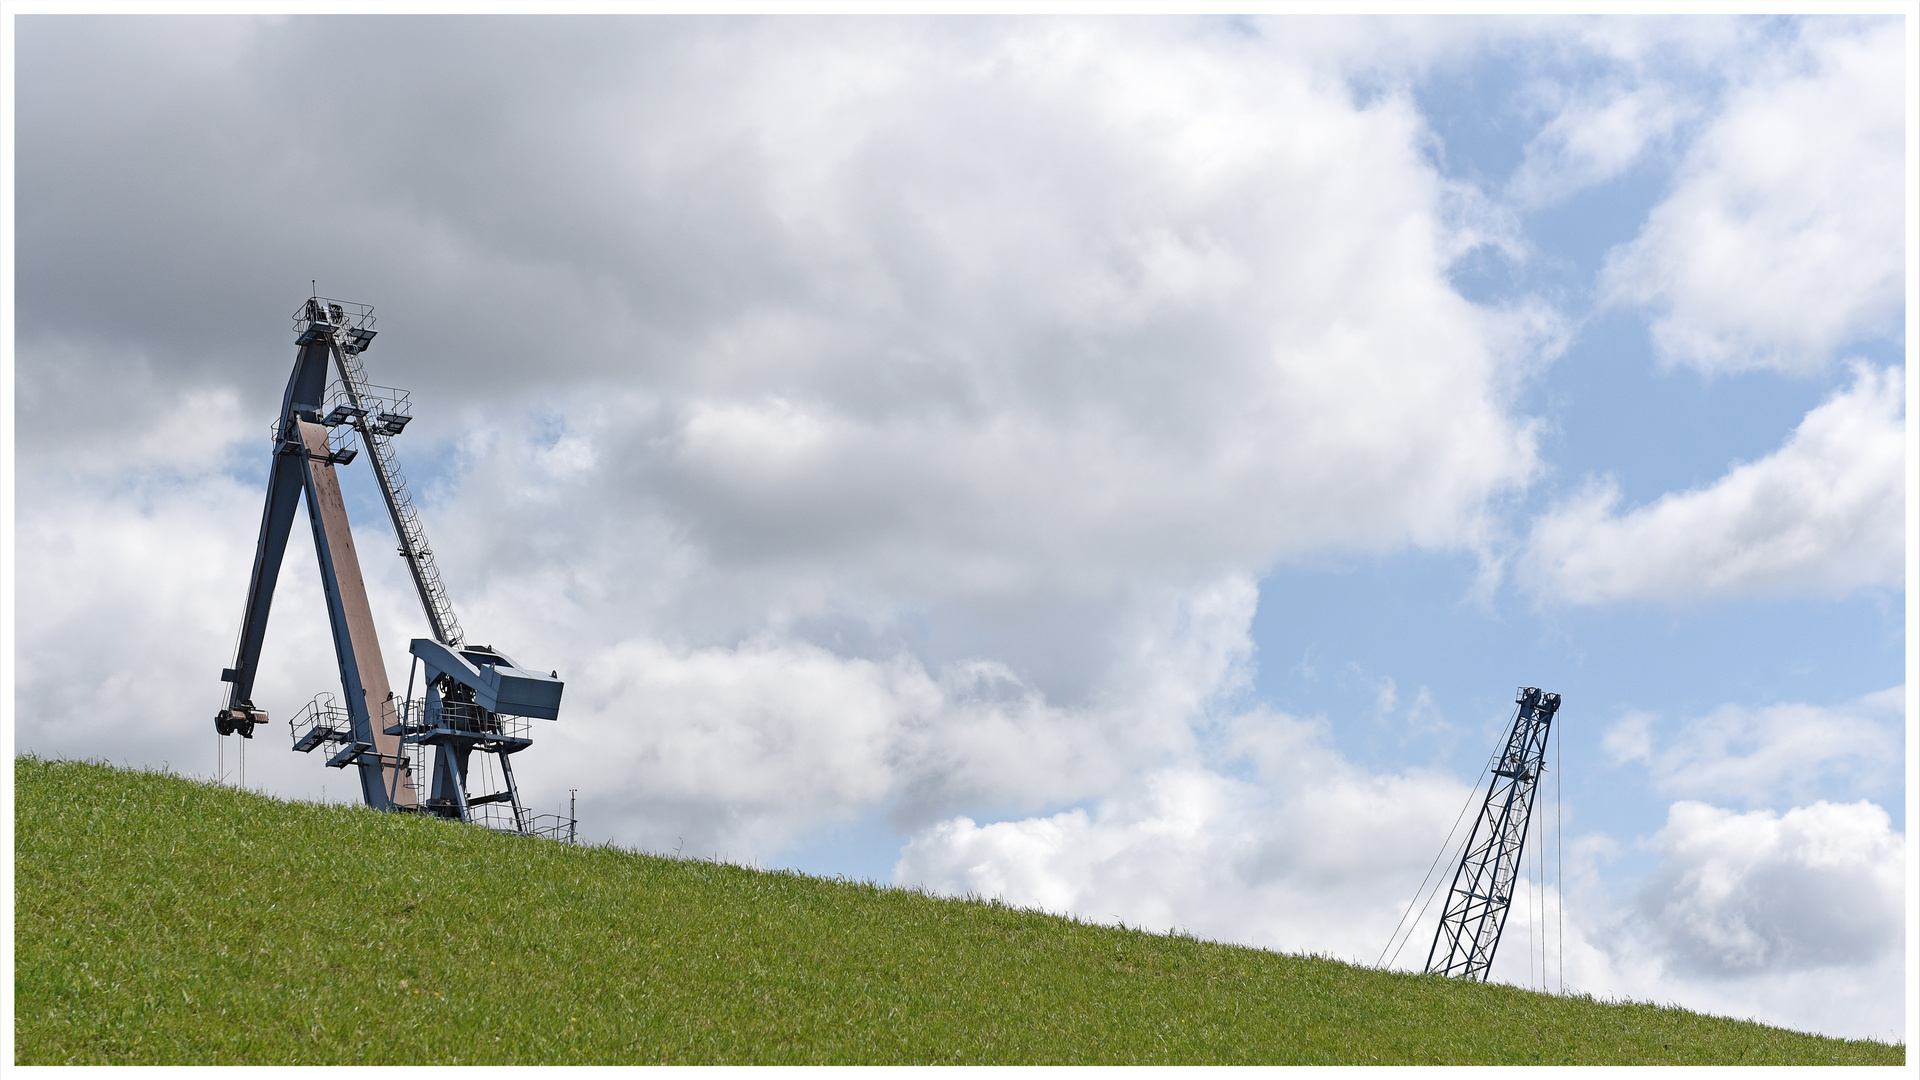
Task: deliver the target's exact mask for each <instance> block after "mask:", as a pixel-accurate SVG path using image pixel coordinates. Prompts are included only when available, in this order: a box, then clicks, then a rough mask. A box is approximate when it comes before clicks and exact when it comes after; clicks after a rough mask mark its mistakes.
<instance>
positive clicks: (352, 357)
mask: <svg viewBox="0 0 1920 1080" xmlns="http://www.w3.org/2000/svg"><path fill="white" fill-rule="evenodd" d="M294 333H295V345H296V347H297V349H298V351H297V352H296V353H295V356H294V363H293V374H292V376H291V377H289V378H288V380H287V390H286V394H285V396H284V397H283V398H282V400H281V405H280V416H279V418H278V419H277V420H276V421H275V422H274V426H273V469H272V471H271V472H270V473H269V475H268V480H267V500H266V508H265V510H264V511H263V512H262V514H261V518H260V539H259V544H258V546H257V547H256V549H255V552H254V559H253V576H252V578H251V579H250V581H249V583H248V586H247V604H246V610H245V613H244V615H243V617H242V619H241V625H240V638H239V641H238V643H237V644H236V646H235V649H234V661H233V666H232V667H229V668H226V669H225V670H223V671H222V672H221V674H220V677H221V679H222V680H223V681H224V682H226V683H227V684H228V691H227V701H226V705H225V706H224V707H223V708H222V709H221V710H220V711H219V712H218V713H217V714H216V715H215V717H214V727H215V729H216V730H217V731H218V732H219V733H220V734H221V735H222V736H223V737H224V736H229V735H239V736H241V737H242V738H247V739H251V738H253V732H254V729H255V728H256V727H258V726H259V725H261V724H264V723H266V722H267V713H266V712H265V711H263V710H261V709H259V708H258V707H256V706H255V705H254V702H253V684H254V679H255V676H256V674H257V672H258V670H259V664H260V651H261V646H262V644H263V643H264V641H265V638H266V629H267V613H268V610H269V609H270V608H271V607H272V604H273V589H274V584H275V583H276V582H277V581H278V579H279V576H280V563H281V561H282V559H283V557H284V556H285V554H286V549H287V538H288V536H289V535H290V534H291V532H292V530H293V518H294V510H295V507H296V505H297V503H298V502H299V501H300V497H301V495H302V493H303V492H304V493H305V496H306V503H307V517H308V520H309V521H310V523H311V524H312V526H313V546H314V553H315V555H316V556H317V557H318V559H319V563H320V582H321V586H322V589H323V591H324V592H325V594H326V600H327V616H328V619H329V620H330V622H331V624H332V628H333V646H334V653H335V655H336V658H337V659H338V661H339V664H340V687H341V691H342V695H343V698H344V701H345V704H344V705H342V704H340V703H338V702H337V701H336V700H335V699H334V697H333V695H332V694H330V693H323V694H321V695H320V696H319V697H317V698H315V699H314V701H313V702H312V703H311V704H309V705H308V706H307V707H306V708H305V709H304V710H302V711H301V712H300V714H299V715H298V716H296V717H295V718H294V720H293V721H292V723H291V725H290V726H291V728H292V732H293V739H294V743H293V748H294V749H295V750H299V751H302V752H305V753H311V752H313V751H314V750H325V751H326V752H327V760H326V763H327V765H328V766H330V767H333V768H347V767H348V766H352V767H353V768H355V769H357V770H358V772H359V776H360V789H361V794H362V796H363V798H364V799H365V801H366V804H367V805H368V806H371V807H373V808H375V809H379V810H407V811H424V812H428V813H433V814H437V815H440V816H443V817H449V818H456V819H458V820H461V821H474V822H480V823H485V824H491V825H496V826H500V827H505V828H510V829H512V830H513V831H516V832H522V833H528V832H536V831H551V830H545V829H540V828H538V827H537V826H536V825H535V824H534V822H533V819H532V818H531V817H530V816H529V815H528V814H527V812H526V809H525V806H524V803H523V802H522V800H521V798H520V794H519V788H518V785H517V784H516V783H515V782H514V779H513V767H512V763H511V761H510V758H511V755H513V754H514V753H516V752H518V751H520V750H524V749H526V748H527V747H528V746H530V745H532V738H531V736H530V733H529V730H528V729H529V725H528V720H529V719H530V718H534V719H547V720H552V719H555V718H557V717H558V715H559V708H560V695H561V691H562V689H563V685H562V683H561V681H560V678H559V673H558V672H544V671H533V670H529V669H526V668H522V667H520V666H519V665H518V664H516V663H514V662H513V660H512V659H510V658H509V657H507V655H506V654H505V653H502V652H501V651H499V650H498V649H495V648H492V647H491V646H486V645H472V644H468V643H466V642H465V641H464V640H463V634H462V631H461V628H460V623H459V621H458V620H457V619H456V618H455V617H454V613H453V605H452V603H451V602H450V601H449V600H448V598H447V591H446V588H445V587H444V586H443V585H442V584H441V581H440V573H439V570H438V568H437V567H436V565H435V563H434V558H433V549H432V548H431V547H430V546H429V545H428V544H427V538H426V532H425V530H424V529H423V528H422V527H421V523H420V517H419V514H418V512H417V511H416V509H415V508H414V505H413V500H412V497H411V496H410V495H409V493H408V490H407V484H406V478H405V476H404V475H403V474H402V473H401V471H400V463H399V460H398V459H397V458H396V457H395V456H394V452H393V447H392V443H391V440H392V438H393V437H394V436H396V435H398V434H400V433H401V432H402V431H403V430H404V429H405V428H406V426H407V423H408V422H409V421H410V420H412V419H413V417H412V413H411V408H410V404H409V400H410V399H409V396H408V395H407V394H406V393H405V392H404V391H400V390H394V389H392V388H391V387H381V386H373V385H370V384H369V383H368V382H367V381H366V377H365V374H364V371H363V370H362V366H361V363H360V355H361V354H362V353H364V352H365V351H366V350H367V348H368V346H369V345H371V344H372V342H373V339H374V337H375V336H376V331H375V329H374V319H373V309H372V308H370V307H367V306H365V305H361V304H350V303H346V302H344V301H339V300H332V299H328V298H324V297H320V296H313V297H310V298H308V300H307V301H306V303H305V304H303V305H302V306H301V308H300V310H299V311H297V312H296V313H295V314H294ZM330 371H331V372H335V373H337V379H330V378H329V373H330ZM356 437H357V440H358V442H359V444H360V445H359V447H355V446H354V442H355V440H356ZM361 448H364V449H365V450H367V451H368V453H367V459H368V462H369V464H370V465H371V466H372V468H373V474H374V478H375V480H376V481H377V483H378V484H379V488H380V495H381V498H382V499H383V500H384V502H385V503H386V509H387V515H388V518H389V519H390V520H391V522H392V525H393V531H394V535H395V537H396V538H397V539H398V541H399V545H400V555H401V557H403V558H404V559H406V562H407V570H408V573H409V574H410V575H411V577H412V579H413V585H414V590H415V592H416V593H417V594H418V595H419V598H420V606H421V609H422V611H423V612H424V613H425V615H426V619H427V626H428V629H429V632H430V634H431V636H430V637H426V638H415V639H414V640H413V642H412V645H411V647H410V649H409V651H410V653H411V654H412V658H411V660H410V662H409V669H408V670H409V679H408V690H407V695H406V696H405V697H402V698H396V697H395V696H394V693H393V690H392V688H391V687H390V686H389V685H388V682H387V670H386V665H385V662H384V660H383V659H382V655H381V652H380V640H379V636H378V634H377V633H376V631H375V628H374V623H373V614H372V611H371V609H370V607H369V606H368V603H367V589H366V583H365V580H364V579H363V578H362V576H361V572H360V559H359V554H358V553H357V551H356V550H355V548H354V543H353V533H352V530H351V529H350V528H349V526H348V522H347V511H346V503H345V500H344V499H343V498H342V496H341V491H340V481H339V477H338V475H337V474H336V471H335V469H336V467H337V466H341V465H346V464H348V463H349V462H351V461H352V460H353V459H354V458H355V457H356V456H358V454H359V453H360V449H361ZM416 670H418V671H419V672H421V673H423V674H424V689H423V693H422V696H421V697H420V698H418V699H415V698H414V697H413V677H414V675H413V673H414V672H415V671H416ZM429 753H431V758H432V761H431V765H429V764H428V762H427V757H428V755H429ZM475 753H481V754H492V755H494V757H495V759H496V760H497V762H498V764H499V784H498V790H494V791H484V790H476V786H475V778H474V770H473V768H472V766H473V765H474V760H473V755H474V754H475ZM425 773H430V774H431V779H430V781H427V782H424V783H423V777H422V774H425ZM487 786H492V785H487ZM495 810H498V811H501V813H498V814H496V813H494V812H493V811H495ZM565 824H566V825H568V826H569V831H570V826H571V822H567V823H565Z"/></svg>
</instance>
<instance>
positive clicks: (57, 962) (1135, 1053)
mask: <svg viewBox="0 0 1920 1080" xmlns="http://www.w3.org/2000/svg"><path fill="white" fill-rule="evenodd" d="M14 776H15V800H16V802H15V817H14V823H15V839H14V889H15V892H14V901H15V908H14V943H15V957H14V991H15V1005H14V1008H15V1014H14V1025H15V1026H14V1032H15V1036H14V1037H15V1055H16V1063H18V1064H54V1063H68V1062H71V1063H86V1062H97V1063H132V1062H144V1063H174V1064H179V1063H195V1062H219V1063H241V1062H256V1063H287V1064H326V1063H454V1062H460V1063H500V1064H505V1063H552V1064H558V1063H640V1062H795V1063H799V1062H875V1063H893V1062H967V1063H1022V1062H1056V1063H1067V1062H1086V1063H1097V1062H1109V1063H1119V1062H1140V1063H1145V1062H1188V1063H1198V1062H1223V1063H1225V1062H1239V1063H1317V1062H1326V1063H1373V1062H1379V1063H1417V1062H1436V1063H1437V1062H1450V1063H1467V1062H1494V1063H1507V1064H1523V1063H1547V1062H1562V1063H1583V1064H1600V1063H1628V1062H1635V1063H1700V1064H1794V1063H1834V1064H1840V1063H1862V1064H1899V1063H1900V1062H1901V1061H1902V1060H1903V1056H1904V1050H1903V1048H1901V1047H1899V1046H1888V1045H1885V1044H1881V1043H1875V1042H1864V1041H1842V1040H1838V1039H1825V1038H1819V1037H1816V1036H1812V1035H1804V1034H1798V1033H1795V1032H1789V1031H1783V1030H1780V1029H1777V1028H1769V1027H1764V1026H1761V1025H1758V1024H1752V1023H1743V1022H1739V1021H1734V1020H1724V1019H1717V1018H1711V1017H1704V1016H1698V1015H1695V1014H1692V1013H1688V1012H1684V1011H1681V1010H1679V1009H1664V1008H1657V1007H1654V1006H1651V1005H1635V1004H1611V1003H1606V1002H1600V1001H1594V1000H1590V999H1584V998H1555V997H1550V996H1547V995H1543V994H1537V993H1528V992H1526V991H1522V990H1517V989H1514V988H1511V987H1504V986H1486V985H1479V984H1471V983H1457V982H1449V981H1446V980H1442V979H1438V978H1428V977H1424V976H1412V975H1397V974H1389V973H1385V972H1379V971H1373V970H1369V969H1366V968H1359V967H1353V966H1350V965H1347V964H1342V963H1337V962H1334V961H1330V960H1324V959H1315V958H1308V957H1298V956H1282V955H1278V954H1275V953H1269V952H1262V951H1260V950H1256V949H1245V948H1237V947H1233V946H1228V945H1218V944H1210V943H1207V942H1201V941H1196V940H1193V939H1191V938H1184V937H1165V936H1159V935H1153V934H1146V933H1140V932H1136V931H1129V930H1119V929H1113V928H1108V927H1101V926H1092V925H1086V924H1083V923H1078V922H1074V921H1072V920H1070V919H1063V918H1057V917H1054V916H1049V915H1041V914H1036V913H1033V912H1028V911H1020V910H1015V909H1010V908H1007V907H1004V906H1001V905H997V904H990V903H977V902H966V901H957V900H943V899H936V898H933V897H929V896H925V895H921V894H917V893H913V892H907V891H903V890H897V889H885V888H877V887H874V886H871V885H864V884H856V883H849V882H843V881H827V880H821V879H818V878H810V877H804V876H800V875H797V874H790V873H764V872H759V871H753V870H748V869H744V868H741V867H736V866H728V865H720V864H714V863H707V862H696V861H681V860H675V859H667V858H657V857H654V856H648V855H639V854H634V853H632V852H626V851H619V850H614V849H608V848H585V847H570V846H567V845H564V844H559V843H554V842H550V841H544V840H528V839H522V838H520V837H514V836H506V835H501V834H497V833H490V832H486V831H483V830H480V829H475V828H467V827H462V826H458V825H450V824H447V823H445V822H441V821H435V820H429V819H424V818H417V817H402V816H398V815H387V814H376V813H372V812H370V811H366V810H361V809H349V808H343V807H322V806H313V805H308V804H299V803H282V802H276V801H273V800H271V799H267V798H262V797H260V796H256V795H249V794H243V793H240V792H237V791H233V790H231V789H227V788H219V787H213V786H210V785H207V784H203V783H196V782H193V781H188V780H183V779H180V778H178V777H169V776H160V775H155V774H152V773H142V772H129V771H125V770H120V769H114V768H110V767H107V766H102V765H92V764H81V763H76V762H49V761H38V760H34V759H20V760H17V761H16V762H15V766H14Z"/></svg>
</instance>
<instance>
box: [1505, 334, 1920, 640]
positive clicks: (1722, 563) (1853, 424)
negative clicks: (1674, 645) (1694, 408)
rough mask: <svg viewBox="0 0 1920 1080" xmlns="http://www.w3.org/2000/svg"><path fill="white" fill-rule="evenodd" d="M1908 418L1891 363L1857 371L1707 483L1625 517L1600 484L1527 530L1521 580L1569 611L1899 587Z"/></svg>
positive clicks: (1609, 488) (1611, 491) (1615, 494)
mask: <svg viewBox="0 0 1920 1080" xmlns="http://www.w3.org/2000/svg"><path fill="white" fill-rule="evenodd" d="M1904 413H1905V400H1904V380H1903V378H1902V374H1901V371H1900V369H1899V368H1896V367H1890V368H1885V369H1881V370H1875V369H1874V368H1871V367H1868V366H1866V365H1864V364H1858V365H1855V368H1854V377H1853V383H1852V385H1851V386H1849V387H1847V388H1846V389H1844V390H1842V391H1841V392H1839V393H1836V394H1835V395H1834V396H1833V397H1832V398H1830V399H1829V400H1827V401H1826V402H1825V403H1823V404H1821V405H1820V406H1819V407H1817V408H1815V409H1814V410H1813V411H1812V412H1809V413H1808V414H1807V415H1806V418H1805V419H1804V420H1802V421H1801V422H1800V425H1799V426H1798V427H1797V428H1795V429H1794V432H1793V435H1792V436H1791V437H1790V438H1788V440H1787V442H1786V444H1785V445H1783V446H1782V447H1781V448H1780V449H1779V450H1777V451H1775V452H1774V453H1772V454H1770V455H1768V456H1767V457H1765V458H1762V459H1760V460H1759V461H1754V462H1749V463H1746V464H1742V465H1736V466H1735V467H1734V468H1733V469H1731V470H1730V471H1728V472H1727V474H1726V475H1725V476H1723V477H1721V478H1720V479H1719V480H1717V481H1715V482H1714V483H1713V484H1711V485H1709V486H1707V487H1704V488H1698V489H1695V490H1692V491H1685V492H1676V493H1673V494H1669V495H1665V496H1663V497H1661V498H1660V499H1659V500H1657V501H1655V502H1654V503H1652V504H1650V505H1647V506H1643V507H1638V508H1635V509H1633V510H1629V511H1627V512H1625V513H1621V512H1619V511H1618V509H1617V507H1618V506H1619V503H1620V491H1619V488H1618V486H1617V485H1615V484H1614V483H1613V482H1611V481H1602V482H1599V483H1597V484H1594V485H1592V486H1590V487H1589V488H1588V489H1587V490H1586V491H1585V492H1583V493H1582V494H1580V495H1579V496H1577V497H1575V498H1574V499H1572V500H1570V501H1568V502H1566V503H1564V504H1562V505H1560V506H1558V507H1556V508H1554V509H1553V510H1552V511H1550V512H1549V513H1548V514H1546V515H1545V516H1543V517H1541V518H1539V519H1538V520H1536V521H1535V522H1534V524H1533V531H1532V534H1531V536H1530V537H1529V538H1528V542H1527V550H1526V554H1525V556H1524V559H1525V563H1526V565H1525V567H1524V568H1523V571H1522V572H1523V574H1524V575H1526V577H1527V579H1528V580H1529V582H1530V584H1531V585H1532V587H1533V588H1534V589H1535V590H1537V591H1538V592H1539V593H1540V594H1541V595H1542V596H1545V597H1550V598H1551V599H1553V600H1556V601H1564V602H1568V603H1576V604H1594V603H1603V602H1607V601H1614V600H1625V599H1639V598H1647V599H1681V598H1687V597H1700V596H1713V595H1725V594H1737V593H1746V592H1816V593H1827V594H1835V593H1844V592H1847V591H1850V590H1852V589H1857V588H1862V587H1868V586H1896V587H1897V586H1899V585H1900V584H1901V582H1902V580H1903V579H1904V576H1905V570H1904V566H1903V562H1902V557H1903V552H1904V544H1905V517H1906V514H1905V506H1906V479H1905V477H1906V450H1905V438H1906V435H1905V431H1906V426H1905V417H1904Z"/></svg>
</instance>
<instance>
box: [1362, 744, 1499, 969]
mask: <svg viewBox="0 0 1920 1080" xmlns="http://www.w3.org/2000/svg"><path fill="white" fill-rule="evenodd" d="M1501 749H1504V748H1496V749H1495V750H1494V751H1493V753H1492V754H1490V755H1488V757H1487V763H1486V764H1485V765H1483V766H1481V767H1480V776H1479V778H1478V779H1476V780H1474V782H1473V787H1471V788H1469V789H1468V790H1467V801H1466V803H1465V804H1463V805H1462V806H1461V807H1460V813H1459V814H1457V815H1455V816H1454V819H1453V827H1452V828H1450V829H1448V830H1447V838H1446V839H1445V840H1442V841H1440V851H1439V852H1438V853H1437V854H1435V855H1434V857H1433V862H1431V863H1429V864H1428V865H1427V872H1426V873H1425V874H1423V875H1421V877H1420V885H1419V887H1418V888H1416V889H1414V890H1413V899H1411V900H1409V901H1407V910H1406V911H1404V912H1401V913H1400V921H1399V922H1397V923H1394V924H1393V933H1391V934H1389V935H1388V936H1387V943H1386V945H1385V946H1384V947H1382V948H1381V950H1380V957H1379V959H1377V960H1375V961H1374V966H1375V967H1379V966H1380V965H1381V963H1382V962H1383V961H1384V962H1387V963H1391V962H1392V961H1390V960H1388V959H1387V950H1388V949H1393V960H1398V959H1400V949H1404V948H1406V947H1407V942H1406V941H1401V942H1400V949H1394V948H1393V942H1394V939H1395V938H1397V937H1399V936H1400V927H1401V926H1402V925H1404V924H1405V923H1406V921H1407V916H1408V915H1409V914H1412V912H1413V905H1415V904H1418V903H1420V894H1421V893H1423V892H1425V891H1426V889H1427V879H1428V878H1430V877H1432V876H1433V869H1434V867H1436V866H1439V865H1440V860H1441V859H1443V858H1445V857H1446V854H1447V852H1448V851H1449V850H1451V849H1452V847H1453V834H1454V833H1455V832H1456V831H1458V830H1459V828H1460V822H1461V819H1463V818H1465V817H1466V816H1467V808H1468V807H1471V806H1472V805H1473V797H1474V796H1475V795H1478V794H1479V793H1480V781H1481V780H1484V779H1486V776H1487V770H1489V769H1491V768H1493V762H1494V759H1496V758H1498V757H1499V756H1500V752H1501ZM1472 839H1473V834H1472V833H1471V832H1469V833H1468V834H1467V837H1466V839H1465V840H1462V841H1461V842H1460V846H1461V848H1463V849H1464V848H1465V847H1466V846H1467V843H1468V842H1470V841H1471V840H1472ZM1439 891H1440V890H1439V889H1438V887H1436V888H1435V889H1434V892H1435V894H1436V895H1437V894H1438V893H1439ZM1432 903H1433V897H1431V896H1429V897H1427V903H1426V904H1421V906H1420V914H1419V915H1415V916H1414V918H1413V926H1408V927H1407V938H1408V939H1409V940H1411V939H1412V937H1413V930H1414V927H1415V926H1418V925H1419V924H1420V919H1421V918H1422V917H1424V916H1425V915H1426V913H1427V906H1428V905H1430V904H1432Z"/></svg>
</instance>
